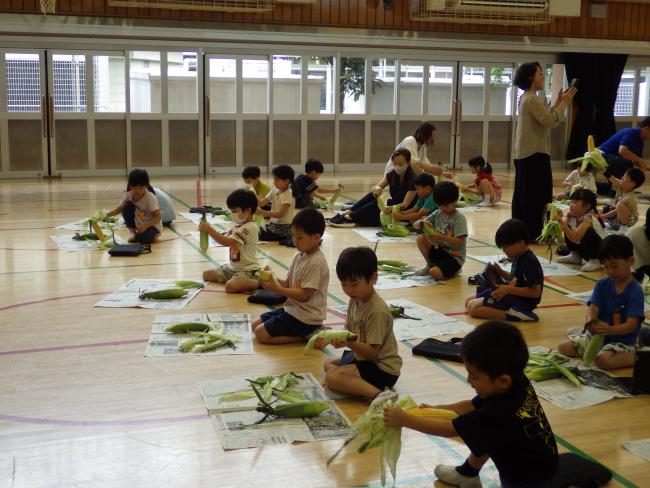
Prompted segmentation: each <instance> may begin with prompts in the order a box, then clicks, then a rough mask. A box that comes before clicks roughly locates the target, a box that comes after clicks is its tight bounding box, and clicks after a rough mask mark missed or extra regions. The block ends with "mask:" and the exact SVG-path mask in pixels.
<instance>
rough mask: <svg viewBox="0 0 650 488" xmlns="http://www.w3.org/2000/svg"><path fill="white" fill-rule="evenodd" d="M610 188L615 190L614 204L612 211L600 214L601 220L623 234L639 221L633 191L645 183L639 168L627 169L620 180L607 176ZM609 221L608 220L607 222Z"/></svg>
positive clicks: (643, 175)
mask: <svg viewBox="0 0 650 488" xmlns="http://www.w3.org/2000/svg"><path fill="white" fill-rule="evenodd" d="M608 179H609V182H610V183H611V184H612V188H616V204H615V208H614V209H613V210H610V211H609V212H606V213H604V214H602V218H603V220H606V221H608V222H607V223H608V225H609V226H610V227H611V228H612V229H613V230H617V231H620V232H621V233H623V234H624V233H625V232H626V231H627V230H629V229H630V228H631V227H632V226H634V225H635V224H636V223H637V222H638V221H639V208H638V206H637V201H636V196H635V195H634V190H636V189H637V188H639V187H640V186H641V185H643V183H644V182H645V174H644V173H643V171H641V170H640V169H639V168H630V169H628V170H627V171H626V172H625V174H624V175H623V178H621V179H620V180H619V179H618V178H616V177H615V176H612V175H609V177H608ZM608 219H609V220H608Z"/></svg>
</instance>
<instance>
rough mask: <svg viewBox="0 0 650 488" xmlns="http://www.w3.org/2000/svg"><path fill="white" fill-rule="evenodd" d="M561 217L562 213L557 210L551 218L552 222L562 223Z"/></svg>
mask: <svg viewBox="0 0 650 488" xmlns="http://www.w3.org/2000/svg"><path fill="white" fill-rule="evenodd" d="M562 215H564V214H563V213H562V210H560V209H559V208H558V209H557V211H556V213H555V217H553V220H557V221H558V222H562Z"/></svg>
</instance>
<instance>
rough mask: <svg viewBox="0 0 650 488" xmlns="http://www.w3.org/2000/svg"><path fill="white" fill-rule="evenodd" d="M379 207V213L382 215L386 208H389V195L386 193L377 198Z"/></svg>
mask: <svg viewBox="0 0 650 488" xmlns="http://www.w3.org/2000/svg"><path fill="white" fill-rule="evenodd" d="M377 206H378V207H379V211H380V212H381V213H383V212H384V210H386V207H387V206H388V195H387V194H386V193H382V194H381V195H379V197H378V198H377Z"/></svg>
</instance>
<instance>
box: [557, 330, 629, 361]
mask: <svg viewBox="0 0 650 488" xmlns="http://www.w3.org/2000/svg"><path fill="white" fill-rule="evenodd" d="M566 335H567V337H568V338H569V340H570V341H571V343H572V344H573V347H574V349H575V350H576V355H577V356H580V357H582V355H583V354H584V353H585V348H586V347H587V344H589V341H590V340H591V333H589V332H588V331H585V332H583V331H582V327H571V328H570V329H569V330H567V334H566ZM600 351H614V352H631V353H634V352H635V351H636V348H635V347H634V346H633V345H630V344H622V343H620V342H610V343H609V344H605V345H604V346H603V348H602V349H601V350H600ZM600 351H598V352H600Z"/></svg>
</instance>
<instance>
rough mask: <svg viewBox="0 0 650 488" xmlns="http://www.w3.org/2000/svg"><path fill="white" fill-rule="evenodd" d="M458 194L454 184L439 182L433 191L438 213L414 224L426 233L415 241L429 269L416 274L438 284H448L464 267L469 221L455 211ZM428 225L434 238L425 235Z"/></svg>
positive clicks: (424, 268) (426, 268) (423, 269)
mask: <svg viewBox="0 0 650 488" xmlns="http://www.w3.org/2000/svg"><path fill="white" fill-rule="evenodd" d="M458 194H459V191H458V187H457V186H456V184H455V183H453V182H451V181H439V182H438V183H436V186H434V187H433V200H434V201H435V202H436V205H437V206H438V210H436V211H434V212H433V213H431V214H430V215H429V216H428V217H427V218H425V219H423V220H418V221H416V222H414V224H413V227H415V228H416V229H419V228H422V229H423V231H424V232H425V233H423V234H421V235H419V236H418V237H417V240H416V243H417V245H418V249H419V250H420V253H421V254H422V256H423V257H424V259H425V260H426V265H425V266H424V267H423V268H422V269H420V270H418V271H416V274H417V275H418V276H426V275H429V276H431V277H432V278H433V279H436V280H448V279H449V278H452V277H453V276H454V275H455V274H456V273H458V271H460V268H462V267H463V264H465V254H466V240H467V220H466V219H465V216H464V215H463V214H462V213H460V212H459V211H458V210H457V209H456V203H457V202H458ZM427 225H428V226H430V227H431V228H432V231H433V233H432V235H429V236H427V235H426V229H425V228H424V226H427Z"/></svg>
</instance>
